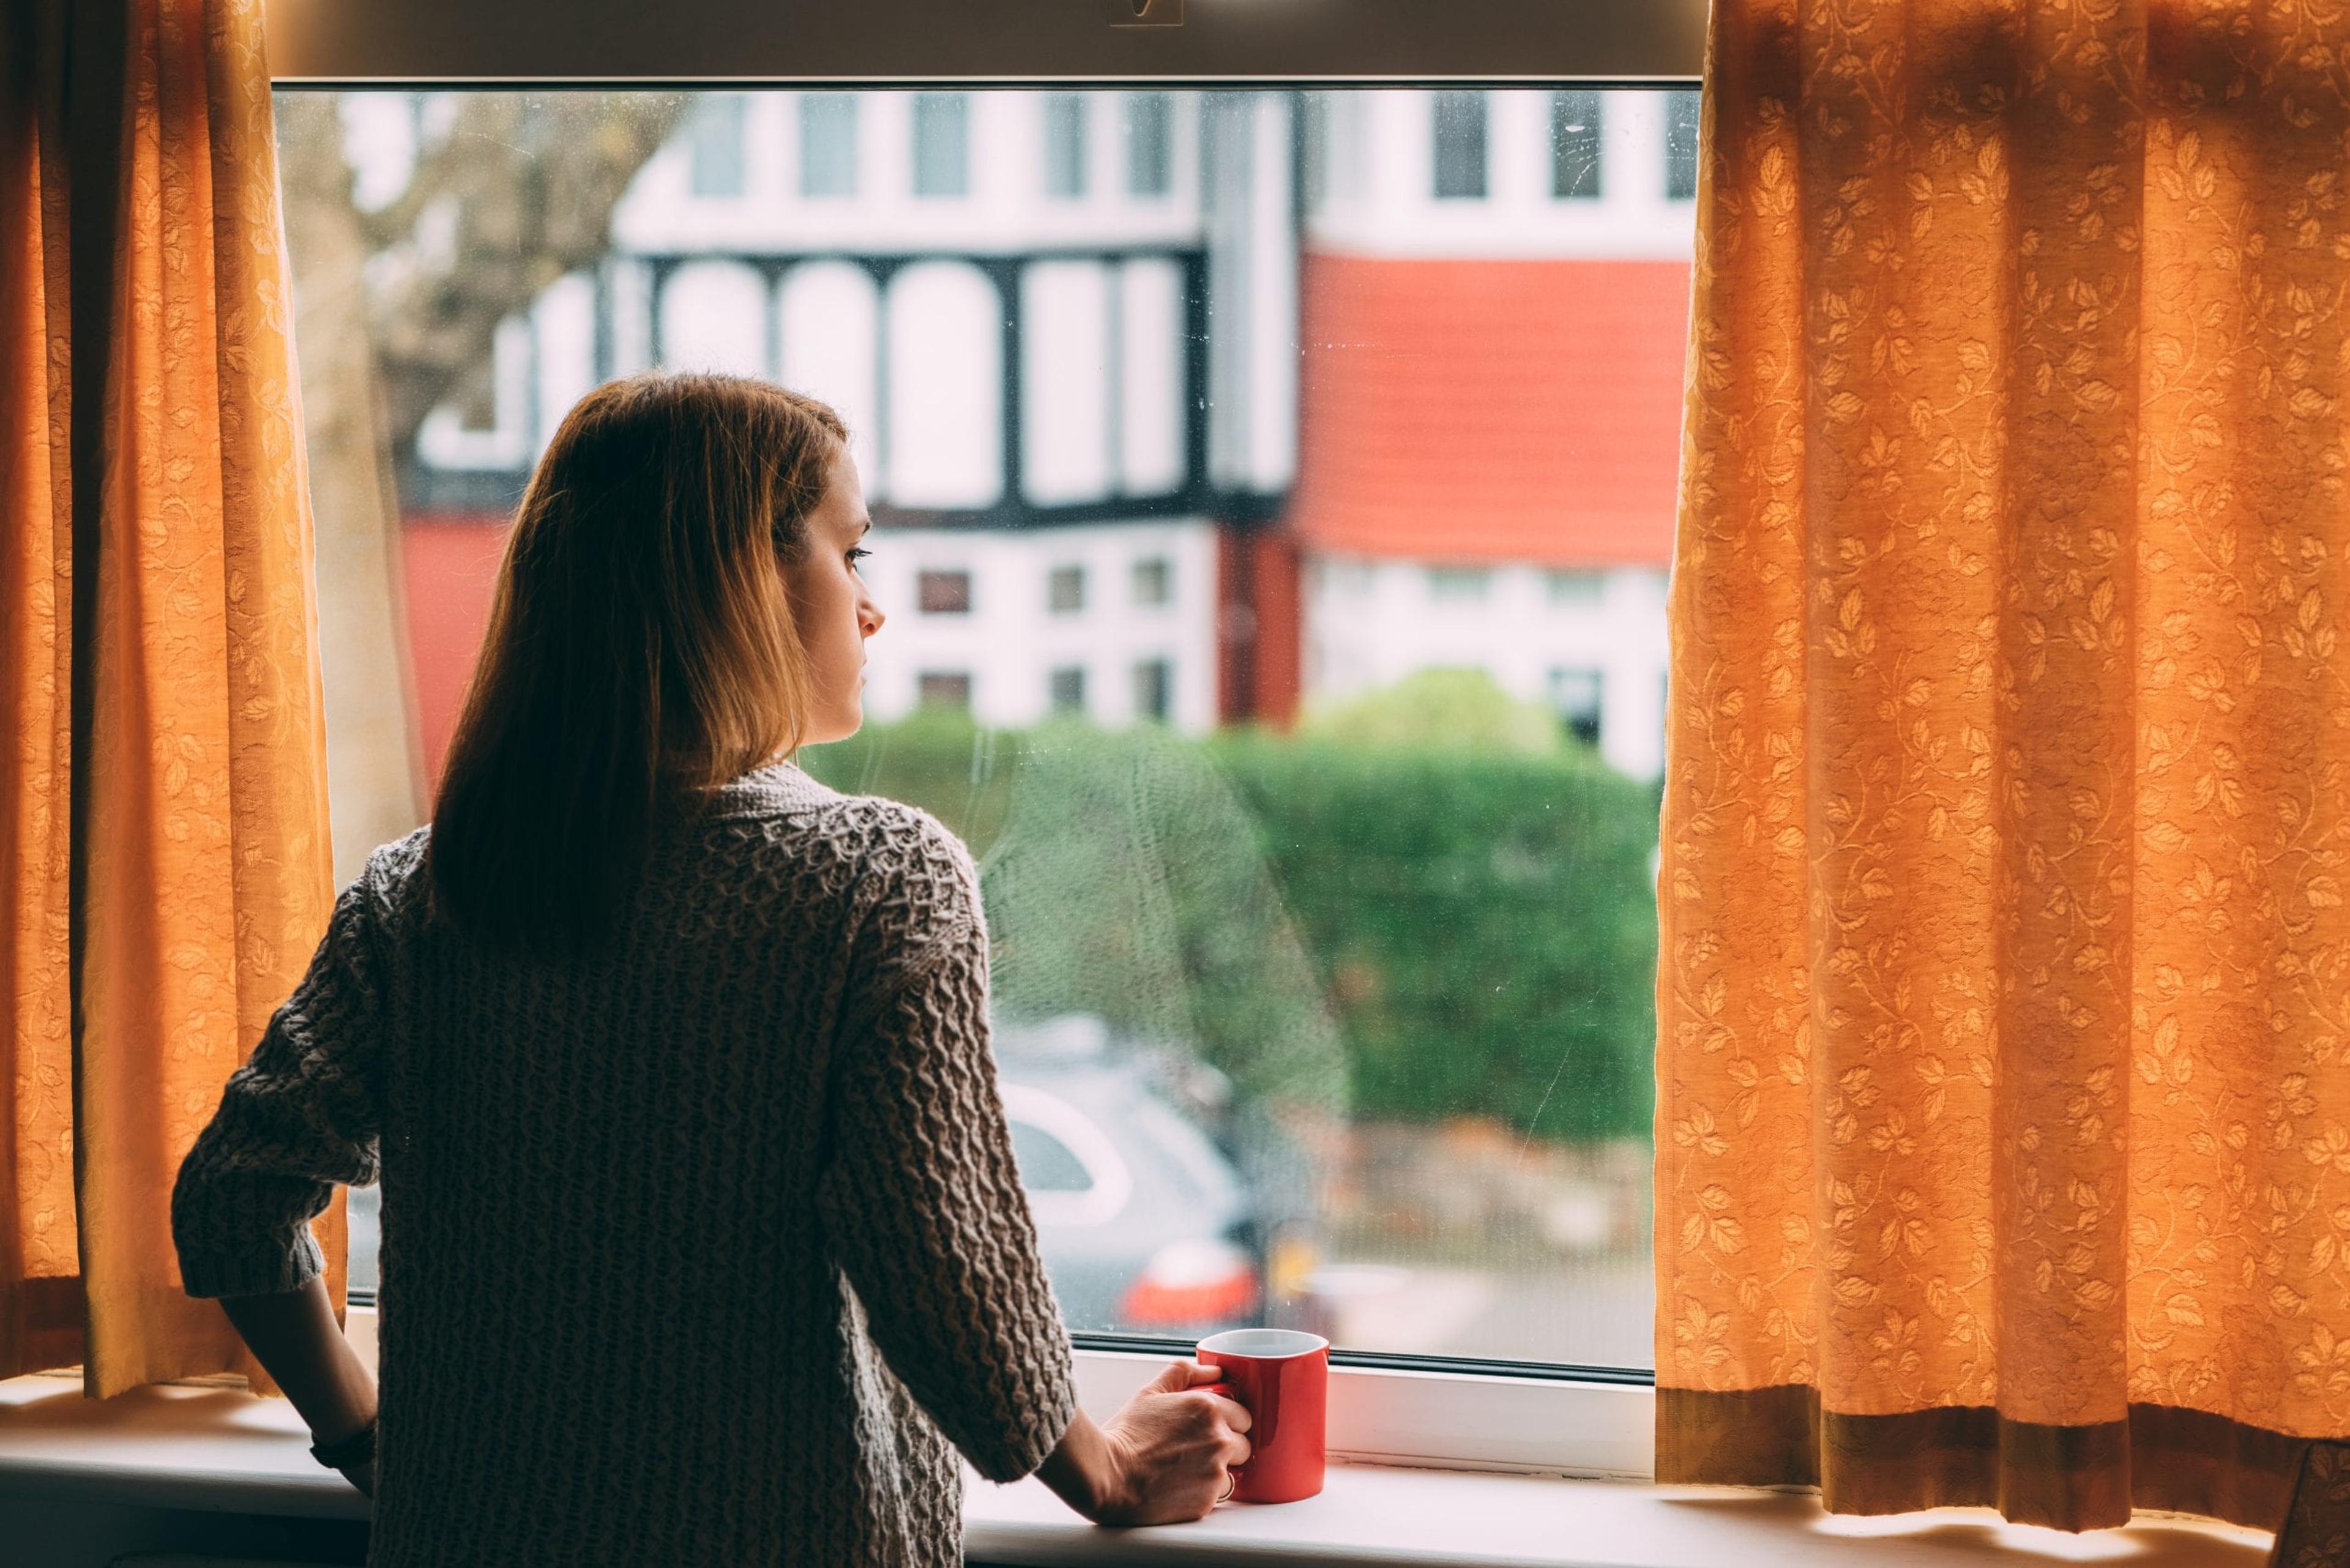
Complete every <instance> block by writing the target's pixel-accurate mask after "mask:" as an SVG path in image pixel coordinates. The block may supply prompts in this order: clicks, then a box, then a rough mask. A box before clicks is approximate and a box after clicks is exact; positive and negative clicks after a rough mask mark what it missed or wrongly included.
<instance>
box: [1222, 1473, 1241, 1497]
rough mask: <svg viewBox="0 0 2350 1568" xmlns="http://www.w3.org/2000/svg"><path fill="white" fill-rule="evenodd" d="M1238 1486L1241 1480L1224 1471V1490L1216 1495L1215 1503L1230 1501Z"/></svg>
mask: <svg viewBox="0 0 2350 1568" xmlns="http://www.w3.org/2000/svg"><path fill="white" fill-rule="evenodd" d="M1240 1484H1241V1478H1240V1477H1238V1476H1236V1475H1234V1474H1232V1471H1230V1470H1226V1471H1225V1472H1224V1490H1222V1491H1220V1492H1218V1493H1217V1494H1216V1501H1218V1502H1230V1501H1232V1493H1233V1491H1234V1490H1237V1489H1238V1488H1239V1486H1240Z"/></svg>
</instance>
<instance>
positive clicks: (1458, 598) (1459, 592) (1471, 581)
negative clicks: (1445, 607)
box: [1428, 566, 1493, 604]
mask: <svg viewBox="0 0 2350 1568" xmlns="http://www.w3.org/2000/svg"><path fill="white" fill-rule="evenodd" d="M1492 586H1493V574H1492V573H1491V572H1489V571H1487V570H1486V569H1485V568H1484V567H1482V566H1430V567H1429V568H1428V592H1429V597H1431V598H1435V599H1440V600H1442V601H1443V602H1444V603H1446V604H1475V603H1478V602H1480V601H1482V599H1483V598H1484V597H1485V595H1486V592H1487V590H1489V589H1490V588H1492Z"/></svg>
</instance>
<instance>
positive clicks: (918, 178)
mask: <svg viewBox="0 0 2350 1568" xmlns="http://www.w3.org/2000/svg"><path fill="white" fill-rule="evenodd" d="M970 129H971V99H969V98H968V97H966V96H965V95H964V94H962V93H959V92H918V93H916V94H915V95H914V194H915V195H917V196H962V195H967V194H969V193H970V191H971V151H970V148H969V146H968V145H967V142H968V138H969V135H970Z"/></svg>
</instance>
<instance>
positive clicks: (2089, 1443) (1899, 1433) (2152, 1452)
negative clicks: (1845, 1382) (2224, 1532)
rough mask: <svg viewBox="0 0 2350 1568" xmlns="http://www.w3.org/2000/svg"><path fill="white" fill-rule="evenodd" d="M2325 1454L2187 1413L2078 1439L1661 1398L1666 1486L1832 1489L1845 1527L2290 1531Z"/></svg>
mask: <svg viewBox="0 0 2350 1568" xmlns="http://www.w3.org/2000/svg"><path fill="white" fill-rule="evenodd" d="M2310 1442H2311V1439H2309V1438H2294V1437H2288V1436H2286V1435H2285V1434H2283V1433H2282V1432H2273V1431H2270V1430H2268V1429H2266V1428H2261V1427H2254V1426H2250V1425H2247V1424H2246V1423H2244V1422H2241V1421H2236V1420H2231V1419H2230V1418H2229V1417H2225V1416H2215V1415H2212V1414H2210V1413H2209V1412H2208V1411H2202V1410H2190V1409H2187V1408H2184V1407H2178V1406H2174V1405H2132V1406H2131V1407H2129V1414H2128V1416H2127V1417H2126V1419H2123V1420H2119V1421H2108V1422H2103V1423H2099V1424H2095V1425H2090V1426H2078V1427H2064V1426H2044V1425H2042V1424H2039V1423H2037V1422H2032V1421H2015V1420H2010V1419H2007V1418H2005V1417H2002V1416H2001V1415H2000V1413H1999V1412H1998V1410H1996V1409H1994V1408H1992V1407H1989V1406H1956V1407H1952V1406H1945V1407H1933V1408H1929V1409H1924V1410H1916V1411H1910V1412H1908V1413H1906V1414H1902V1415H1895V1416H1851V1415H1844V1414H1841V1413H1839V1412H1836V1411H1833V1410H1823V1409H1822V1408H1821V1407H1820V1397H1819V1392H1818V1390H1816V1389H1814V1388H1812V1387H1809V1386H1804V1385H1800V1384H1782V1385H1779V1386H1774V1387H1769V1388H1748V1389H1735V1390H1730V1391H1726V1392H1711V1391H1707V1390H1703V1389H1695V1388H1664V1387H1660V1388H1659V1389H1658V1390H1657V1480H1659V1482H1660V1483H1675V1484H1689V1485H1711V1486H1816V1487H1818V1488H1820V1493H1821V1501H1822V1503H1823V1504H1824V1505H1825V1507H1826V1508H1827V1510H1828V1511H1829V1512H1831V1513H1906V1512H1908V1511H1911V1510H1913V1509H1921V1508H1946V1507H1991V1508H1996V1509H1998V1510H1999V1511H2000V1512H2001V1513H2002V1514H2003V1515H2004V1516H2006V1517H2007V1518H2009V1519H2011V1520H2013V1521H2016V1522H2018V1523H2022V1524H2044V1525H2050V1526H2054V1528H2056V1529H2059V1530H2095V1529H2101V1528H2104V1527H2106V1526H2111V1525H2118V1524H2126V1523H2127V1522H2128V1521H2129V1517H2130V1512H2131V1511H2132V1510H2133V1509H2159V1510H2163V1511H2170V1512H2177V1513H2195V1514H2202V1515H2204V1516H2206V1517H2208V1518H2211V1519H2219V1520H2224V1521H2227V1522H2229V1523H2230V1524H2240V1525H2244V1526H2247V1527H2249V1528H2251V1529H2256V1530H2275V1529H2277V1528H2278V1527H2279V1526H2280V1525H2281V1524H2282V1522H2283V1521H2284V1518H2285V1514H2286V1511H2287V1509H2288V1507H2289V1506H2290V1504H2291V1501H2292V1496H2293V1484H2294V1481H2295V1479H2296V1478H2297V1476H2298V1475H2299V1472H2300V1469H2301V1466H2302V1459H2303V1454H2304V1452H2305V1451H2306V1450H2307V1449H2308V1448H2309V1445H2310Z"/></svg>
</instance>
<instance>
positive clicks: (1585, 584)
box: [1546, 570, 1607, 605]
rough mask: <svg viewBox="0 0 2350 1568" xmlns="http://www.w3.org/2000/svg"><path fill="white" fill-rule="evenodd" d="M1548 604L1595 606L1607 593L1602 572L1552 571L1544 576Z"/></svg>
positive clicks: (1604, 575)
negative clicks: (1546, 585) (1546, 582)
mask: <svg viewBox="0 0 2350 1568" xmlns="http://www.w3.org/2000/svg"><path fill="white" fill-rule="evenodd" d="M1546 577H1547V581H1548V583H1549V587H1550V602H1551V603H1553V604H1555V605H1596V604H1597V603H1598V602H1599V601H1600V600H1601V599H1602V598H1604V597H1607V574H1606V573H1604V572H1578V571H1569V570H1561V571H1553V572H1550V573H1548V574H1546Z"/></svg>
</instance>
